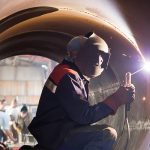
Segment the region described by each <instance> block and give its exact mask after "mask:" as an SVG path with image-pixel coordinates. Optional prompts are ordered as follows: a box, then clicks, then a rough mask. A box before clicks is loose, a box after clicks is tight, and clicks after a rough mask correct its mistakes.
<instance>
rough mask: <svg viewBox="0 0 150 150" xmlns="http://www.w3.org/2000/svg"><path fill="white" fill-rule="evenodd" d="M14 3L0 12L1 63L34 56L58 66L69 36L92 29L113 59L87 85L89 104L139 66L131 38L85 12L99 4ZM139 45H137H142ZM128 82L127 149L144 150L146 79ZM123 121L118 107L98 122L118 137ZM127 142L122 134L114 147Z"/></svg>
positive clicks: (148, 123) (148, 113)
mask: <svg viewBox="0 0 150 150" xmlns="http://www.w3.org/2000/svg"><path fill="white" fill-rule="evenodd" d="M13 2H14V3H13V5H12V6H11V5H10V4H11V3H8V4H5V5H4V6H5V8H9V7H10V6H11V7H12V10H10V9H7V10H4V9H3V10H2V14H1V18H2V20H1V21H0V31H1V34H0V59H4V58H7V57H10V56H15V55H20V54H32V55H40V56H44V57H48V58H50V59H53V60H56V61H58V62H60V61H61V60H62V58H63V57H64V56H65V55H66V47H65V46H66V43H67V42H68V41H69V40H70V39H71V38H72V37H73V36H75V35H80V34H85V33H87V32H89V31H94V32H96V33H97V34H98V35H100V36H102V37H103V38H104V39H105V40H106V42H107V43H108V45H109V47H110V49H111V53H112V56H111V59H110V65H109V68H108V70H107V71H106V72H104V74H102V76H100V77H98V78H95V79H93V80H92V81H91V84H90V91H91V92H90V101H91V104H94V103H96V102H97V101H101V100H102V99H104V98H105V97H106V96H108V95H110V94H112V93H113V92H114V91H116V90H117V88H118V86H119V84H121V83H122V82H123V80H124V75H125V73H126V72H128V71H130V72H134V71H136V70H138V69H139V68H140V67H141V63H142V62H143V56H142V55H141V52H140V51H138V48H137V46H136V44H135V43H134V41H133V40H132V38H131V37H130V36H129V37H128V36H127V35H126V34H125V33H124V32H123V31H122V30H121V29H120V27H119V26H115V25H114V24H113V22H114V20H111V19H110V18H109V19H108V18H107V17H106V16H104V15H103V13H104V12H103V10H102V7H101V8H99V10H98V11H97V12H96V11H95V12H96V13H91V12H89V11H87V10H90V11H91V10H96V9H94V8H95V7H96V4H99V1H98V0H95V1H93V2H91V1H88V0H87V1H86V2H87V3H86V4H85V3H83V2H73V1H68V0H66V1H65V0H64V1H61V2H60V1H59V0H56V1H55V2H52V1H51V2H49V3H48V2H47V3H46V2H45V3H44V2H43V1H40V0H37V2H36V3H32V2H31V1H29V0H22V1H20V2H19V1H17V0H14V1H13ZM17 2H18V3H17ZM25 2H26V3H25ZM101 2H102V1H101ZM116 2H117V1H116ZM128 3H129V2H128ZM128 3H127V4H126V5H125V6H123V5H122V4H124V2H123V1H121V2H120V3H119V5H120V6H121V8H122V10H124V9H123V8H126V6H128ZM15 4H18V5H15ZM29 4H30V5H29ZM15 6H16V8H17V10H16V9H15ZM29 6H30V7H29ZM85 8H86V10H85ZM87 8H88V9H87ZM129 11H130V9H129ZM100 12H102V13H100ZM125 12H126V11H125ZM126 14H127V12H126ZM101 15H102V16H101ZM4 16H6V17H4ZM107 19H108V20H107ZM111 21H112V22H111ZM137 33H139V32H138V31H137ZM147 37H148V36H147ZM140 42H141V41H140ZM142 45H143V44H140V46H141V47H142ZM132 81H133V83H134V84H135V86H136V101H135V102H134V103H133V104H132V108H131V111H130V113H129V123H130V126H131V140H130V142H129V145H128V149H129V150H138V149H139V150H146V149H148V146H149V144H150V143H149V141H148V140H147V139H148V138H149V128H150V121H149V116H150V110H149V106H150V102H149V97H150V94H149V83H150V82H149V77H147V76H146V75H145V74H144V72H140V73H138V74H136V75H135V76H133V79H132ZM144 96H145V97H146V98H147V100H146V101H143V100H142V98H143V97H144ZM123 117H124V113H123V108H120V109H119V110H118V112H117V114H116V115H115V116H110V117H108V118H106V119H104V120H102V121H99V123H107V124H111V125H112V126H113V127H114V128H115V129H116V130H117V131H118V133H121V130H122V126H123ZM125 131H126V130H125ZM126 138H127V135H126V132H125V133H124V134H123V135H122V137H121V139H120V141H119V145H118V146H117V148H116V149H118V150H123V149H124V147H125V143H126Z"/></svg>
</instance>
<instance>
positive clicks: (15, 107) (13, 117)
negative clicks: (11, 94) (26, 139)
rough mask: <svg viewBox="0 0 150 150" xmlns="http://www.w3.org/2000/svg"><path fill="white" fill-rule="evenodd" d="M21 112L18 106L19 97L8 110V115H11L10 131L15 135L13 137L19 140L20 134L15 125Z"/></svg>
mask: <svg viewBox="0 0 150 150" xmlns="http://www.w3.org/2000/svg"><path fill="white" fill-rule="evenodd" d="M19 111H20V108H19V106H18V97H16V98H14V99H13V100H12V101H11V104H10V106H9V107H8V108H7V109H6V113H7V114H8V115H9V117H10V120H9V126H10V130H11V132H12V133H13V137H14V138H15V139H17V140H18V133H17V131H16V129H15V128H14V124H15V123H16V119H17V115H18V113H19Z"/></svg>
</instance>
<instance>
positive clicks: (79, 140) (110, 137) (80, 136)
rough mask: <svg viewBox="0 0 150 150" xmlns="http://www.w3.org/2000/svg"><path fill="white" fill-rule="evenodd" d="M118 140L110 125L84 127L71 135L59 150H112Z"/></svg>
mask: <svg viewBox="0 0 150 150" xmlns="http://www.w3.org/2000/svg"><path fill="white" fill-rule="evenodd" d="M116 139H117V133H116V130H115V129H113V128H111V127H109V126H108V125H92V126H83V127H80V128H76V129H75V130H73V131H72V132H71V133H69V135H68V136H67V137H66V138H65V141H64V143H63V144H62V146H61V147H60V148H59V150H112V146H113V144H114V143H115V141H116Z"/></svg>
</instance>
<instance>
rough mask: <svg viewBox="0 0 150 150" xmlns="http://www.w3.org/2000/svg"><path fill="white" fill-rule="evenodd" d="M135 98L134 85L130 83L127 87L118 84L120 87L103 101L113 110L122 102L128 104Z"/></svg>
mask: <svg viewBox="0 0 150 150" xmlns="http://www.w3.org/2000/svg"><path fill="white" fill-rule="evenodd" d="M134 99H135V87H134V85H133V84H131V85H130V86H128V87H124V86H120V88H119V89H118V90H117V91H116V92H115V93H114V94H113V95H111V96H109V97H108V98H107V99H106V100H104V103H105V104H106V105H108V106H109V107H111V108H112V109H113V111H114V112H116V111H117V109H118V107H119V106H121V105H123V104H128V103H129V104H130V103H131V102H133V100H134Z"/></svg>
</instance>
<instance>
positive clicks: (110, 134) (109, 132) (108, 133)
mask: <svg viewBox="0 0 150 150" xmlns="http://www.w3.org/2000/svg"><path fill="white" fill-rule="evenodd" d="M103 131H104V136H105V138H108V139H111V140H114V141H116V140H117V131H116V130H115V129H114V128H112V127H107V128H105V129H104V130H103Z"/></svg>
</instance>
